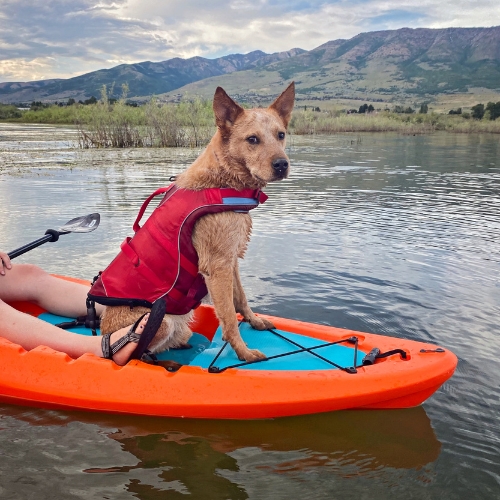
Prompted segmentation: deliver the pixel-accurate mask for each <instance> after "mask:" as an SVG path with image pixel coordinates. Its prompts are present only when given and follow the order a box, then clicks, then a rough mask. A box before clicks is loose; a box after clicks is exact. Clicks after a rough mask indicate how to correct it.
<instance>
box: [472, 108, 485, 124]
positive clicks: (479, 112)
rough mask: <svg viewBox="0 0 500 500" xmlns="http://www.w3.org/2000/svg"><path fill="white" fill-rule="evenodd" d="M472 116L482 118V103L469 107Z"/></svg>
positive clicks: (477, 118)
mask: <svg viewBox="0 0 500 500" xmlns="http://www.w3.org/2000/svg"><path fill="white" fill-rule="evenodd" d="M471 112H472V118H475V119H476V120H482V119H483V116H484V104H476V105H475V106H472V108H471Z"/></svg>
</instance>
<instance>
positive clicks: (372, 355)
mask: <svg viewBox="0 0 500 500" xmlns="http://www.w3.org/2000/svg"><path fill="white" fill-rule="evenodd" d="M379 354H380V349H379V348H378V347H374V348H373V349H372V350H371V351H370V352H369V353H368V354H367V355H366V356H365V357H364V358H363V359H362V361H361V364H362V365H363V366H369V365H373V364H374V363H375V359H377V356H378V355H379Z"/></svg>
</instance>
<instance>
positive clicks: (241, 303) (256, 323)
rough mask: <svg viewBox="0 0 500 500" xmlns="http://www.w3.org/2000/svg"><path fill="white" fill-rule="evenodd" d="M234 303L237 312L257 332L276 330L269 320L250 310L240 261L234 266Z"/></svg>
mask: <svg viewBox="0 0 500 500" xmlns="http://www.w3.org/2000/svg"><path fill="white" fill-rule="evenodd" d="M233 302H234V308H235V309H236V312H238V313H240V314H241V315H242V316H243V318H244V319H245V321H248V323H250V325H252V328H255V330H267V329H269V328H275V326H274V325H273V324H272V323H271V322H270V321H269V320H267V319H265V318H259V317H257V316H255V314H254V312H253V311H252V310H251V309H250V306H249V305H248V302H247V298H246V295H245V291H244V290H243V286H242V284H241V278H240V270H239V265H238V261H236V265H235V266H234V274H233Z"/></svg>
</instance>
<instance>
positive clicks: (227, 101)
mask: <svg viewBox="0 0 500 500" xmlns="http://www.w3.org/2000/svg"><path fill="white" fill-rule="evenodd" d="M213 108H214V114H215V123H216V125H217V127H218V128H219V129H220V130H221V131H225V130H226V131H227V130H228V129H230V128H231V127H232V125H233V123H234V122H235V121H236V118H238V116H239V115H240V113H243V108H242V107H241V106H239V105H238V104H236V103H235V102H234V101H233V100H232V99H231V98H230V97H229V96H228V95H227V94H226V92H225V90H224V89H223V88H222V87H217V89H216V91H215V95H214V103H213Z"/></svg>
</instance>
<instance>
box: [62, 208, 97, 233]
mask: <svg viewBox="0 0 500 500" xmlns="http://www.w3.org/2000/svg"><path fill="white" fill-rule="evenodd" d="M100 222H101V216H100V215H99V214H98V213H95V214H89V215H85V216H83V217H77V218H76V219H71V220H70V221H68V222H66V224H64V226H62V227H60V228H59V229H57V231H58V232H59V233H90V232H91V231H94V230H95V229H97V227H98V226H99V223H100Z"/></svg>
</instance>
